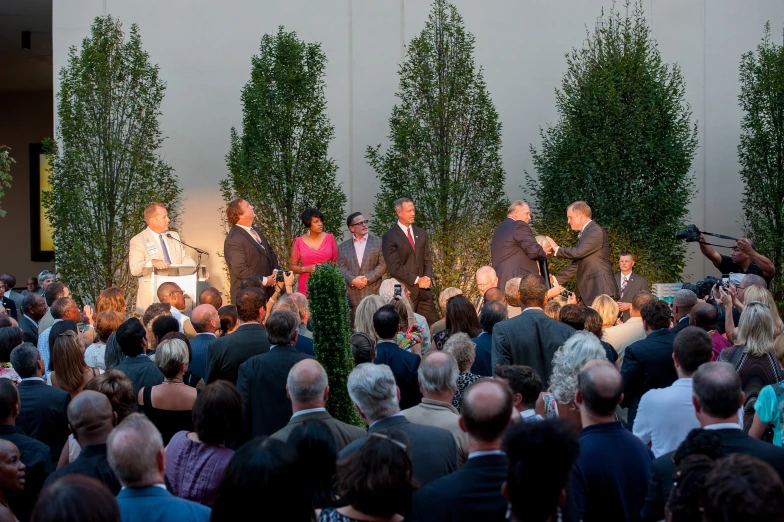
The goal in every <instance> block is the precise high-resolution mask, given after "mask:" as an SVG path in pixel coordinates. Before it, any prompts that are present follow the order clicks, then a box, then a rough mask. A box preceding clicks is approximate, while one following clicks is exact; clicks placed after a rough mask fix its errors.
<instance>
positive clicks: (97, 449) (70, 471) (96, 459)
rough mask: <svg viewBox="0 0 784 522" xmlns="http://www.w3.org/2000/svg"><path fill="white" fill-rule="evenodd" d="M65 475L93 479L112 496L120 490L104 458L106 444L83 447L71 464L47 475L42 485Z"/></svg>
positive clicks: (120, 487) (107, 461) (115, 476)
mask: <svg viewBox="0 0 784 522" xmlns="http://www.w3.org/2000/svg"><path fill="white" fill-rule="evenodd" d="M66 475H83V476H85V477H90V478H94V479H95V480H97V481H98V482H101V483H103V484H104V485H105V486H106V487H107V488H108V489H109V491H111V492H112V494H113V495H117V493H119V492H120V489H122V485H120V481H119V479H118V478H117V475H115V474H114V471H113V470H112V468H111V467H110V466H109V460H108V459H107V456H106V444H94V445H91V446H85V447H83V448H82V450H81V451H80V452H79V456H78V457H77V458H76V460H74V461H73V462H71V463H69V464H66V465H65V466H63V467H62V468H60V469H58V470H56V471H55V472H54V473H52V474H51V475H49V478H47V479H46V482H45V483H44V485H45V486H49V485H50V484H51V483H52V482H54V481H56V480H57V479H59V478H62V477H64V476H66Z"/></svg>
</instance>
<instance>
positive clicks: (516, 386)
mask: <svg viewBox="0 0 784 522" xmlns="http://www.w3.org/2000/svg"><path fill="white" fill-rule="evenodd" d="M493 374H494V375H495V378H496V379H503V380H504V381H506V383H507V384H508V385H509V387H510V388H511V389H512V392H513V393H515V394H518V393H519V394H520V396H521V397H522V403H523V405H525V407H526V408H528V409H532V408H533V407H534V406H536V399H538V398H539V394H540V393H541V392H542V379H541V378H540V377H539V375H538V374H537V373H536V371H535V370H534V369H533V368H531V367H530V366H523V365H506V364H496V365H495V368H493Z"/></svg>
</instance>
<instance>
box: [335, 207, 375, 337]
mask: <svg viewBox="0 0 784 522" xmlns="http://www.w3.org/2000/svg"><path fill="white" fill-rule="evenodd" d="M346 225H347V226H348V229H349V231H350V232H351V237H350V238H349V239H348V240H347V241H343V242H342V243H341V244H339V245H338V266H339V267H340V271H341V272H343V278H344V279H345V280H346V288H347V290H348V299H349V303H350V306H351V323H352V324H354V310H355V309H356V307H357V305H359V302H360V301H361V300H362V299H363V298H364V297H365V296H368V295H371V294H378V289H379V287H380V286H381V279H382V278H383V277H384V272H386V271H387V265H386V263H385V262H384V255H383V253H382V251H381V238H380V237H378V236H374V235H372V234H369V233H368V220H367V219H365V216H363V215H362V213H361V212H354V213H353V214H351V215H350V216H348V218H347V219H346Z"/></svg>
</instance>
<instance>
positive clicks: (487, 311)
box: [479, 300, 509, 333]
mask: <svg viewBox="0 0 784 522" xmlns="http://www.w3.org/2000/svg"><path fill="white" fill-rule="evenodd" d="M508 313H509V312H508V310H507V308H506V305H505V304H504V303H503V302H501V301H498V300H492V301H487V300H486V301H485V304H484V305H483V306H482V312H481V313H480V314H479V326H481V327H482V331H484V332H487V333H493V327H494V326H495V325H496V324H498V323H500V322H501V321H506V319H507V317H508Z"/></svg>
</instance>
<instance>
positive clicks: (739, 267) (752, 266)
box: [700, 233, 776, 284]
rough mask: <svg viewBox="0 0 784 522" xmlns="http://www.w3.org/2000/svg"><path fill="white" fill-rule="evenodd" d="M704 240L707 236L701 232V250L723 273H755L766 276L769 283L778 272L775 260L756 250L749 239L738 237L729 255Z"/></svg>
mask: <svg viewBox="0 0 784 522" xmlns="http://www.w3.org/2000/svg"><path fill="white" fill-rule="evenodd" d="M704 241H705V237H704V236H703V234H702V233H700V252H702V255H704V256H705V257H707V258H708V259H710V260H711V263H713V266H715V267H716V268H718V269H719V272H720V273H722V274H730V273H733V274H755V275H759V276H762V277H763V278H765V281H766V283H768V284H770V280H771V279H773V276H774V275H775V274H776V267H775V266H773V262H772V261H771V260H770V259H768V258H767V257H765V256H763V255H762V254H760V253H759V252H757V251H756V250H754V247H753V245H752V243H751V240H749V239H746V238H740V239H738V240H737V241H736V242H735V244H734V245H733V246H732V251H731V252H730V255H728V256H724V255H721V254H719V253H718V252H717V251H716V249H714V248H713V247H712V246H710V245H706V244H704Z"/></svg>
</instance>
